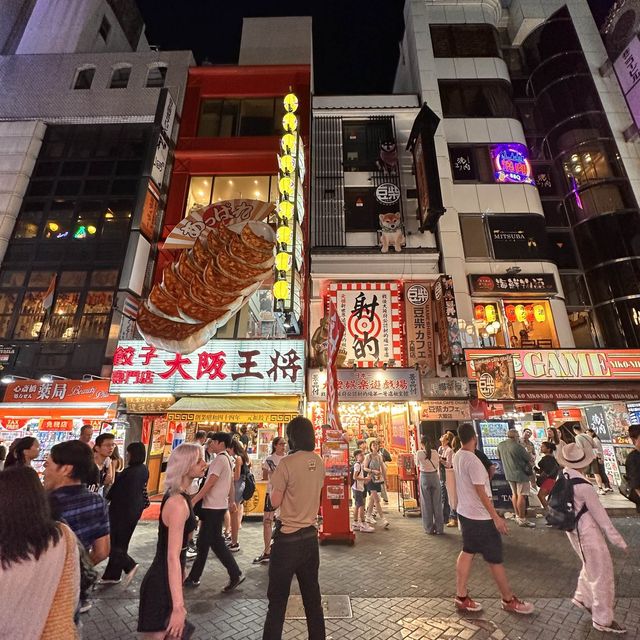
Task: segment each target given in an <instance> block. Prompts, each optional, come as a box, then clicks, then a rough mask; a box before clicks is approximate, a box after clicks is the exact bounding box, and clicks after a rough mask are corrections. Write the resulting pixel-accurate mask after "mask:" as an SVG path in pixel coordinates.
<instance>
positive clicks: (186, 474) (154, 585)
mask: <svg viewBox="0 0 640 640" xmlns="http://www.w3.org/2000/svg"><path fill="white" fill-rule="evenodd" d="M205 469H206V463H205V461H204V460H203V458H202V448H201V447H200V446H199V445H197V444H181V445H180V446H179V447H176V449H174V451H173V452H172V453H171V457H170V458H169V463H168V464H167V475H166V479H165V490H166V492H165V495H164V498H163V499H162V506H161V508H160V519H159V522H158V545H157V547H156V555H155V558H154V559H153V562H152V563H151V566H150V567H149V571H147V575H146V576H145V577H144V580H143V581H142V586H141V587H140V610H139V612H138V631H140V632H143V633H144V634H145V636H144V637H146V638H158V639H160V638H165V637H166V636H176V637H178V638H180V637H181V636H182V632H183V630H184V627H185V622H186V618H187V610H186V609H185V606H184V597H183V593H182V582H183V573H184V567H185V564H186V552H187V545H188V543H189V535H190V534H191V533H192V532H193V530H194V529H195V528H196V519H195V516H194V515H193V509H192V507H191V501H190V499H189V495H188V493H187V491H188V490H189V487H190V486H191V483H192V482H193V480H194V478H200V477H202V475H203V474H204V471H205Z"/></svg>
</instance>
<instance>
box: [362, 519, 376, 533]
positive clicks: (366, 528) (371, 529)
mask: <svg viewBox="0 0 640 640" xmlns="http://www.w3.org/2000/svg"><path fill="white" fill-rule="evenodd" d="M375 530H376V528H375V527H372V526H371V525H370V524H367V523H366V522H365V523H364V524H363V525H362V526H361V527H360V532H361V533H373V532H374V531H375Z"/></svg>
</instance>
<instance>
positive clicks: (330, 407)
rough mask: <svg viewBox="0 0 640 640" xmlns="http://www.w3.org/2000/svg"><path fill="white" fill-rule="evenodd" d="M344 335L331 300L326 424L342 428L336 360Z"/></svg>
mask: <svg viewBox="0 0 640 640" xmlns="http://www.w3.org/2000/svg"><path fill="white" fill-rule="evenodd" d="M343 335H344V324H342V321H341V320H340V316H339V315H338V310H337V309H336V306H335V305H334V304H333V302H330V303H329V339H328V342H327V424H328V425H329V426H330V427H331V428H332V429H340V430H341V429H342V425H341V424H340V416H339V415H338V369H337V367H336V360H337V359H338V350H339V349H340V343H341V342H342V336H343Z"/></svg>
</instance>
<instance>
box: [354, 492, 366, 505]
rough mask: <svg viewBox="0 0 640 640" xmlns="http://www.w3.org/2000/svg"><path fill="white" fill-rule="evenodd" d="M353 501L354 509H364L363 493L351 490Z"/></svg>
mask: <svg viewBox="0 0 640 640" xmlns="http://www.w3.org/2000/svg"><path fill="white" fill-rule="evenodd" d="M353 500H354V502H355V505H356V507H364V491H358V490H357V489H354V490H353Z"/></svg>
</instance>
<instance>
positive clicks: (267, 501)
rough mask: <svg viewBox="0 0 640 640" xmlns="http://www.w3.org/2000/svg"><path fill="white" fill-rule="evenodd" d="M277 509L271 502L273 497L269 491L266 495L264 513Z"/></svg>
mask: <svg viewBox="0 0 640 640" xmlns="http://www.w3.org/2000/svg"><path fill="white" fill-rule="evenodd" d="M275 510H276V509H275V507H274V506H273V505H272V504H271V498H270V497H269V494H268V493H267V495H266V496H265V497H264V513H273V512H274V511H275Z"/></svg>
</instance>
